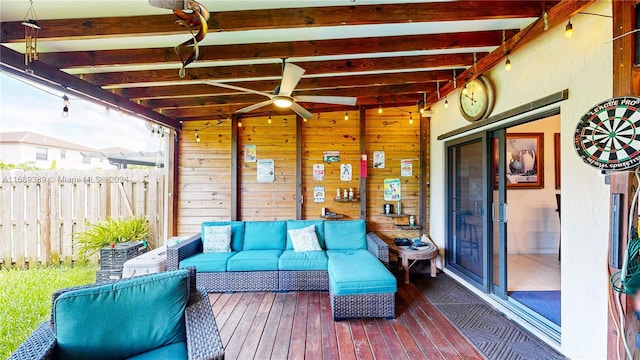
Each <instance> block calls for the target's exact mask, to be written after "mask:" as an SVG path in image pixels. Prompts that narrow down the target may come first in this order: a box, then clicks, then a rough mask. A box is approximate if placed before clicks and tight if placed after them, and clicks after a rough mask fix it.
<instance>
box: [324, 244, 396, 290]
mask: <svg viewBox="0 0 640 360" xmlns="http://www.w3.org/2000/svg"><path fill="white" fill-rule="evenodd" d="M327 257H328V258H329V266H328V269H329V284H330V285H331V289H332V290H333V293H334V294H336V295H357V294H382V293H390V292H396V291H397V282H396V278H395V276H393V274H391V272H389V270H388V269H387V268H386V267H385V266H384V265H383V264H382V263H381V262H380V261H379V260H378V259H377V258H376V257H375V256H373V254H371V253H370V252H369V251H367V250H329V251H327Z"/></svg>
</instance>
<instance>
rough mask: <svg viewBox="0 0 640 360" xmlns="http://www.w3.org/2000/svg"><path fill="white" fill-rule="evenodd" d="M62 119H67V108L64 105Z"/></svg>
mask: <svg viewBox="0 0 640 360" xmlns="http://www.w3.org/2000/svg"><path fill="white" fill-rule="evenodd" d="M62 117H63V118H66V117H69V107H68V106H66V105H65V106H64V107H63V108H62Z"/></svg>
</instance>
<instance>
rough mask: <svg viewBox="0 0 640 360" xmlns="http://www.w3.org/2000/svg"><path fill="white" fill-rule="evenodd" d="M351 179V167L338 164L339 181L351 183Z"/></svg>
mask: <svg viewBox="0 0 640 360" xmlns="http://www.w3.org/2000/svg"><path fill="white" fill-rule="evenodd" d="M352 178H353V167H351V164H340V180H342V181H351V179H352Z"/></svg>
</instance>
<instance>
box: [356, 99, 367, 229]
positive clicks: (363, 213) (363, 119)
mask: <svg viewBox="0 0 640 360" xmlns="http://www.w3.org/2000/svg"><path fill="white" fill-rule="evenodd" d="M359 111H360V114H359V116H358V126H359V133H358V139H359V140H360V156H362V155H364V154H366V153H367V141H366V135H367V134H366V131H367V111H366V109H365V108H363V107H362V106H361V107H360V109H359ZM360 161H362V158H360ZM367 161H368V159H367ZM360 219H363V220H367V178H366V177H363V176H362V174H360Z"/></svg>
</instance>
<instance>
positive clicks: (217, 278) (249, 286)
mask: <svg viewBox="0 0 640 360" xmlns="http://www.w3.org/2000/svg"><path fill="white" fill-rule="evenodd" d="M196 281H197V284H198V286H202V287H204V288H205V289H206V290H207V292H227V291H275V290H278V272H277V271H237V272H211V273H201V272H199V273H197V274H196Z"/></svg>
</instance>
